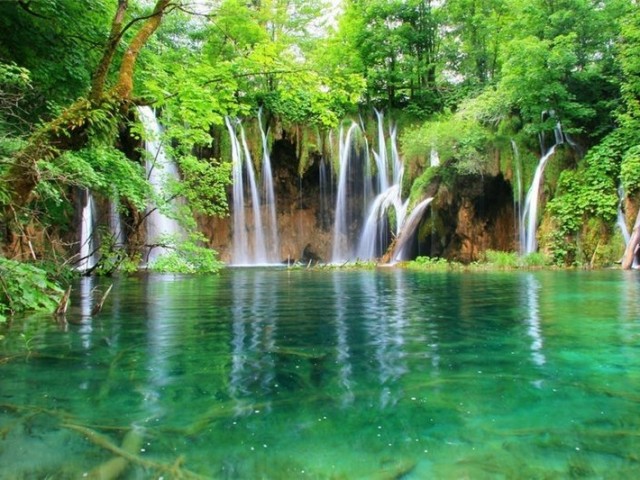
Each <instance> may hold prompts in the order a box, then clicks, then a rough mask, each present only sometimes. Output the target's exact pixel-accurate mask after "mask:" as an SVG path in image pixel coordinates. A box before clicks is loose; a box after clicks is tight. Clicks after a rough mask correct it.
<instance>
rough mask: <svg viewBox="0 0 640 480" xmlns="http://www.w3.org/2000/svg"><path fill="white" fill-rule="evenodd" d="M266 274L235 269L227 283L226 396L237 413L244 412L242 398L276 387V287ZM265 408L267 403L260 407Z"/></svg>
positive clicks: (265, 272) (244, 404) (244, 405)
mask: <svg viewBox="0 0 640 480" xmlns="http://www.w3.org/2000/svg"><path fill="white" fill-rule="evenodd" d="M268 276H269V272H268V271H260V270H257V271H252V270H243V269H238V270H237V271H235V272H234V274H233V276H232V280H231V291H232V292H233V306H232V325H231V329H232V339H231V372H230V383H229V393H230V395H231V397H232V398H233V399H235V401H236V409H237V411H238V413H242V412H244V411H246V409H247V405H246V402H245V401H244V399H245V398H246V397H249V396H251V395H252V394H254V393H256V392H255V390H256V389H257V390H258V391H259V392H258V393H259V394H261V395H262V394H268V393H271V392H273V389H274V388H277V387H278V384H277V382H276V373H275V361H274V353H275V352H276V349H277V345H276V333H277V326H278V325H277V321H276V317H277V314H276V307H277V301H278V295H277V293H276V290H275V288H276V285H275V284H274V283H273V282H270V281H269V278H268ZM263 408H266V409H268V408H269V402H266V403H265V404H263Z"/></svg>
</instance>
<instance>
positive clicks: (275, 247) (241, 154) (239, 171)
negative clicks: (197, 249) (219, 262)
mask: <svg viewBox="0 0 640 480" xmlns="http://www.w3.org/2000/svg"><path fill="white" fill-rule="evenodd" d="M258 121H259V122H260V131H261V136H262V148H263V156H264V158H263V162H262V163H263V165H262V176H263V191H264V192H265V195H264V197H265V204H266V205H265V208H264V209H266V210H267V219H266V223H267V228H268V230H269V235H268V236H267V235H266V234H265V228H264V223H265V222H264V221H263V210H264V209H263V204H262V202H261V197H260V193H259V189H258V184H257V181H256V175H255V170H254V166H253V160H252V159H251V152H250V151H249V146H248V144H247V137H246V134H245V131H244V128H243V126H242V123H241V122H240V121H239V120H231V119H230V118H228V117H227V118H225V123H226V125H227V130H228V131H229V138H230V140H231V156H232V162H233V202H232V205H233V211H232V216H233V239H232V243H233V247H232V264H234V265H265V264H271V263H277V262H278V261H279V260H280V259H279V258H278V255H279V249H280V248H279V240H278V232H277V221H276V200H275V194H274V188H273V175H272V171H271V160H270V156H269V150H268V146H267V135H266V133H265V132H264V130H263V127H262V122H261V113H260V112H259V113H258ZM265 163H266V165H265ZM245 180H246V188H247V189H248V192H247V193H248V195H246V194H245ZM245 195H246V196H247V197H248V199H250V205H247V203H248V202H247V198H245ZM249 207H250V208H251V217H250V218H251V219H252V220H253V223H250V222H248V217H247V211H246V210H247V209H248V208H249ZM251 227H253V228H251ZM267 242H268V244H269V246H268V248H267Z"/></svg>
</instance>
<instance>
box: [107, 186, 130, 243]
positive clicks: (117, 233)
mask: <svg viewBox="0 0 640 480" xmlns="http://www.w3.org/2000/svg"><path fill="white" fill-rule="evenodd" d="M119 205H120V202H119V201H118V199H117V198H114V199H113V200H111V202H109V231H110V233H111V239H112V241H113V246H114V247H115V248H122V247H124V245H125V242H126V238H125V232H124V226H123V225H122V218H121V217H120V208H119Z"/></svg>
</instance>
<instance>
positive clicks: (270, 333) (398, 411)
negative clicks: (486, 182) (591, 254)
mask: <svg viewBox="0 0 640 480" xmlns="http://www.w3.org/2000/svg"><path fill="white" fill-rule="evenodd" d="M112 281H113V282H114V286H113V290H112V292H111V294H110V296H109V297H108V299H107V302H106V304H105V306H104V309H103V310H102V312H101V313H99V314H97V315H95V316H93V317H90V316H89V315H88V312H89V311H90V310H91V308H92V305H93V302H94V301H95V299H96V298H99V297H100V292H102V291H104V290H105V289H106V287H107V286H108V285H109V284H110V283H111V282H112ZM74 295H75V297H74V306H75V309H74V310H73V311H71V312H70V313H69V314H68V321H69V323H68V324H57V323H55V322H54V321H53V320H52V319H51V317H48V316H32V317H28V318H25V319H22V320H18V321H16V322H14V323H13V324H12V325H11V326H10V327H9V328H4V329H3V330H0V334H1V335H2V336H3V337H4V338H3V339H2V340H0V478H2V479H5V478H7V479H14V478H15V479H21V478H29V479H31V478H34V479H35V478H38V479H40V478H48V479H58V478H83V477H84V478H86V477H90V476H91V475H93V473H95V471H93V472H92V470H93V469H95V468H97V467H99V466H103V467H104V465H105V462H109V461H113V458H114V457H116V456H117V452H115V451H114V450H113V448H112V447H120V445H121V444H122V443H123V438H124V437H125V436H127V435H129V436H131V437H134V438H136V439H137V442H135V441H134V442H133V444H134V446H133V447H131V446H130V445H129V446H125V447H124V448H125V450H127V451H128V452H129V455H130V458H129V460H130V462H129V464H128V466H127V468H126V470H125V473H124V474H123V475H124V476H123V477H122V478H126V479H146V478H160V477H162V478H165V479H169V478H179V475H181V474H182V475H183V476H184V478H219V479H255V478H264V479H290V478H309V479H394V478H397V479H400V478H402V479H423V478H492V479H493V478H558V477H586V478H616V477H628V478H634V477H638V476H639V475H640V276H639V275H638V273H637V272H619V271H599V272H574V271H572V272H509V273H495V272H492V273H416V272H407V271H401V270H392V269H388V270H387V269H385V270H377V271H314V270H309V271H306V270H302V271H296V270H292V271H288V270H284V269H282V270H281V269H271V270H257V269H229V270H227V271H225V272H224V273H223V274H222V275H220V276H215V277H181V276H170V275H158V276H148V277H139V278H128V279H118V280H109V279H102V280H95V279H83V280H82V281H81V282H80V283H78V285H77V286H76V289H75V290H74ZM131 432H134V434H131ZM95 435H100V437H99V438H98V439H96V436H95ZM125 443H126V442H125Z"/></svg>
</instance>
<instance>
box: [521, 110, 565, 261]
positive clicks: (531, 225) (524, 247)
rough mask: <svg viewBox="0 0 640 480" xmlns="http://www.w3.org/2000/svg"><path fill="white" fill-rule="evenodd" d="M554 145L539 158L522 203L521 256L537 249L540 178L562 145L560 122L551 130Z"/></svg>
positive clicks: (542, 140) (562, 137)
mask: <svg viewBox="0 0 640 480" xmlns="http://www.w3.org/2000/svg"><path fill="white" fill-rule="evenodd" d="M553 132H554V136H555V141H556V143H555V144H554V145H553V146H552V147H551V148H550V149H549V150H548V151H547V152H546V153H544V150H543V155H542V156H541V157H540V161H539V162H538V167H537V168H536V171H535V174H534V175H533V181H532V182H531V187H529V191H528V192H527V196H526V198H525V201H524V210H523V212H522V220H521V222H522V223H523V224H524V226H525V227H524V243H523V238H522V237H521V238H520V249H521V251H522V253H523V254H525V255H527V254H529V253H533V252H535V251H536V249H537V248H538V243H537V241H536V228H537V221H538V202H539V201H540V198H539V197H540V188H541V186H542V176H543V174H544V168H545V167H546V166H547V162H548V161H549V159H550V158H551V157H552V156H553V154H554V153H555V151H556V147H557V146H558V145H561V144H562V143H564V134H563V133H562V127H561V125H560V122H557V123H556V126H555V128H554V130H553ZM540 137H541V140H540V145H541V146H542V148H544V138H543V136H542V135H541V136H540Z"/></svg>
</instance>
